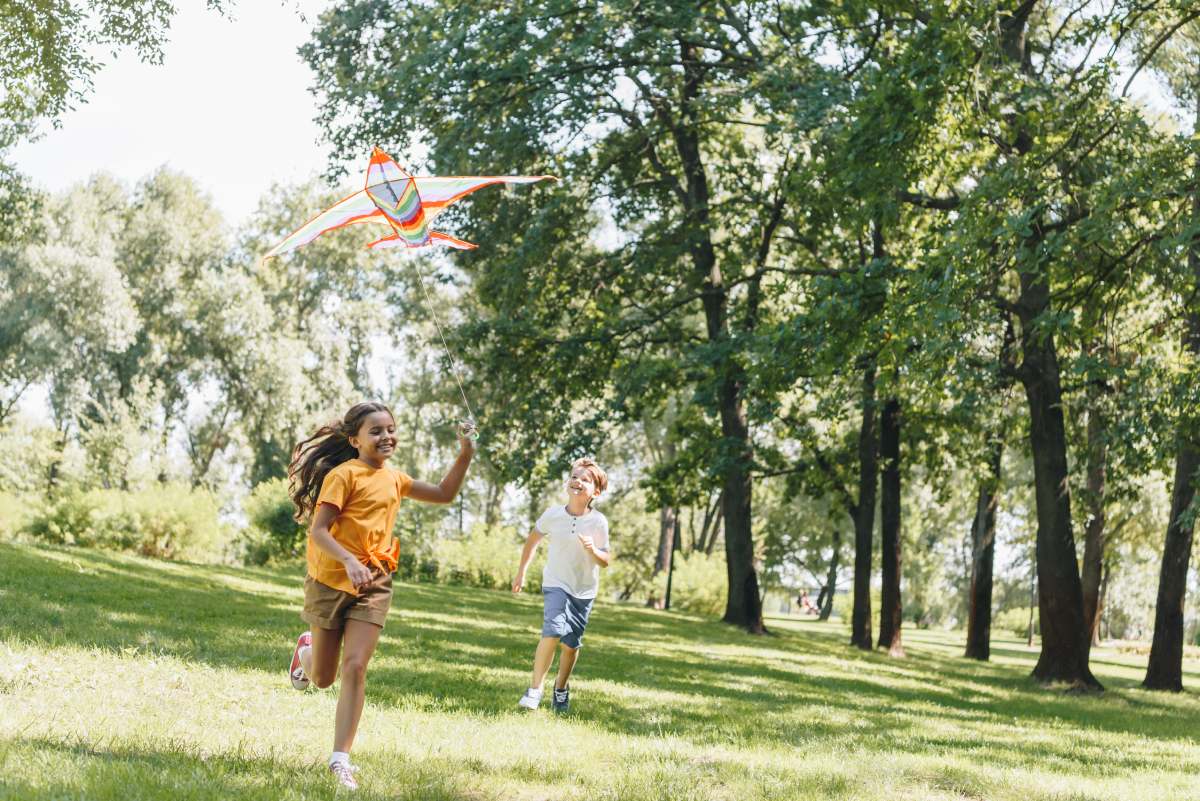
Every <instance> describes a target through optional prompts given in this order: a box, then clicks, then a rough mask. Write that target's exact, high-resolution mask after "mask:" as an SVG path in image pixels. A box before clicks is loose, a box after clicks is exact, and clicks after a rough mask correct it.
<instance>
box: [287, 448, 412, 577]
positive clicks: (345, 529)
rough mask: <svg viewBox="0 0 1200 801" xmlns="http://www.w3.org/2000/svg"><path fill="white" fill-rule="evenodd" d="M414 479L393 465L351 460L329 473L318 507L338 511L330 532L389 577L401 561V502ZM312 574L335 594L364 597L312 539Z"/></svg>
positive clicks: (357, 556) (341, 569) (336, 563)
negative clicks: (397, 527) (397, 533)
mask: <svg viewBox="0 0 1200 801" xmlns="http://www.w3.org/2000/svg"><path fill="white" fill-rule="evenodd" d="M412 481H413V480H412V477H411V476H409V475H408V474H407V473H401V472H400V471H399V470H392V469H391V468H390V467H386V466H384V467H380V468H374V467H371V466H370V465H368V464H365V463H363V462H360V461H359V460H358V459H351V460H350V461H348V462H342V463H341V464H340V465H338V466H337V467H335V468H333V469H332V470H330V471H329V472H328V473H327V474H326V475H325V480H324V481H323V482H321V494H320V495H318V496H317V506H320V505H321V504H323V503H328V504H331V505H333V506H336V507H337V508H338V516H337V518H336V519H334V521H333V523H332V525H330V526H329V533H330V534H332V535H333V538H334V539H335V540H337V542H338V544H340V545H341V546H342V547H343V548H345V549H346V550H347V551H349V552H350V553H352V554H354V556H355V558H357V559H358V561H360V562H362V563H363V564H364V565H368V566H374V567H377V568H379V569H380V570H386V571H388V572H389V573H390V572H393V571H394V570H395V569H396V565H397V562H398V560H399V558H400V541H399V540H397V539H396V538H395V537H393V536H392V526H394V525H395V523H396V512H397V511H399V509H400V499H401V498H403V497H405V496H406V495H408V491H409V489H411V488H412ZM308 575H310V576H312V577H313V578H314V579H316V580H317V581H319V582H321V583H322V584H324V585H326V586H327V587H333V588H334V589H335V590H341V591H343V592H348V593H352V594H354V595H357V594H358V593H357V592H356V591H355V589H354V585H353V584H351V583H350V577H349V576H347V575H346V568H345V566H344V565H343V564H342V563H341V562H339V561H338V560H337V559H335V558H333V557H332V556H330V555H329V554H327V553H325V551H323V550H321V549H320V548H318V547H317V544H316V543H315V542H313V540H312V537H309V538H308Z"/></svg>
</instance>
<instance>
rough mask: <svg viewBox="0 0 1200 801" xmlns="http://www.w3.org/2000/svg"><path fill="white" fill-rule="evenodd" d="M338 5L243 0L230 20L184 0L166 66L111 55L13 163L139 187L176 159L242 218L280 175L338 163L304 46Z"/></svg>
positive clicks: (47, 180) (48, 175) (56, 181)
mask: <svg viewBox="0 0 1200 801" xmlns="http://www.w3.org/2000/svg"><path fill="white" fill-rule="evenodd" d="M328 5H329V0H240V1H239V2H237V3H236V4H234V5H233V6H232V7H231V8H230V9H229V11H228V12H227V15H226V16H221V15H220V14H218V13H216V12H214V11H209V10H207V9H206V7H205V4H204V0H180V2H179V3H178V6H179V9H180V10H179V14H178V15H177V16H176V17H175V20H174V22H173V23H172V25H171V32H170V34H169V36H170V41H169V42H168V44H167V45H166V47H165V48H164V60H163V63H162V64H161V65H152V64H142V63H141V62H139V61H138V59H137V55H136V54H135V53H133V52H131V51H122V52H121V53H119V54H118V57H117V58H116V60H115V61H114V60H113V59H111V58H109V59H107V60H106V61H107V63H106V64H105V66H104V67H103V68H102V69H101V70H100V71H99V73H98V74H97V75H96V76H95V87H94V91H93V92H92V93H91V94H90V95H89V96H88V98H87V100H86V102H85V103H83V104H82V105H81V106H80V107H79V108H78V109H77V110H75V111H73V112H70V113H68V114H66V115H65V116H64V117H63V119H62V125H61V126H60V127H59V128H58V129H52V128H49V126H47V130H46V135H45V136H44V137H43V138H42V139H41V140H39V141H37V142H34V143H32V144H23V145H21V146H18V147H16V148H14V149H13V151H12V157H13V160H14V161H15V162H16V165H17V167H18V169H20V170H21V171H22V172H24V173H25V174H26V175H29V176H31V177H32V178H33V180H34V182H35V183H36V184H38V185H40V186H42V187H43V188H45V189H49V190H52V191H57V190H61V189H64V188H66V187H67V186H70V185H71V184H73V183H75V182H77V181H81V180H83V179H85V178H86V177H87V176H89V175H91V174H93V173H96V172H99V171H107V172H110V173H112V174H114V175H116V176H117V177H118V178H120V179H122V180H124V181H125V182H127V183H129V184H133V183H135V182H136V181H138V180H139V179H141V178H143V177H145V176H147V175H149V174H150V173H152V172H153V171H154V170H156V169H158V168H159V167H160V166H162V165H164V164H165V165H168V166H170V167H171V168H172V169H176V170H179V171H180V172H183V173H186V174H187V175H189V176H191V177H192V178H194V179H196V180H197V181H198V182H199V183H200V185H201V186H203V187H204V189H205V190H206V191H207V192H208V193H209V194H211V195H212V197H213V199H214V201H215V202H216V204H217V207H218V208H219V209H220V210H221V211H222V213H223V214H224V215H225V217H226V220H227V221H228V222H230V223H233V224H237V223H239V222H241V221H242V220H243V219H244V218H245V217H246V216H247V215H248V214H249V213H250V212H251V211H253V210H254V208H255V206H256V205H257V203H258V199H259V197H260V196H261V195H262V194H263V193H264V192H265V191H266V189H267V188H268V187H269V186H270V185H271V184H272V183H274V182H276V181H289V182H293V181H297V180H301V179H304V178H307V177H308V176H310V175H313V174H315V173H318V172H321V171H323V170H324V169H325V167H326V166H327V162H326V159H327V158H328V150H327V148H326V146H325V145H324V144H323V143H322V142H321V141H320V132H319V130H318V128H317V126H316V124H315V123H314V118H315V116H316V104H315V102H314V98H313V96H312V95H311V94H309V91H308V89H309V87H310V86H311V85H312V75H311V73H310V71H309V69H308V67H307V66H306V65H305V64H304V63H303V62H302V61H301V59H300V56H299V55H298V54H297V52H296V49H297V48H298V47H299V46H300V45H301V44H303V43H304V42H306V41H307V40H308V37H309V32H310V31H311V30H312V27H313V25H314V24H315V22H316V18H317V16H318V14H319V13H320V11H321V10H322V9H323V8H325V7H326V6H328ZM301 14H303V15H304V16H305V17H307V20H306V21H305V20H302V19H301V18H300V15H301ZM347 155H348V157H349V158H350V160H351V161H354V158H353V157H354V156H360V157H361V158H360V159H359V160H362V161H365V159H366V157H367V155H368V154H367V152H366V151H364V153H361V154H347Z"/></svg>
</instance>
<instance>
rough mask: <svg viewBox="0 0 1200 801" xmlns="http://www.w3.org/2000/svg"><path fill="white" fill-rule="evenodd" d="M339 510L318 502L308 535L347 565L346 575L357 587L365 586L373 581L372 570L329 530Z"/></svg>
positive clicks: (318, 545)
mask: <svg viewBox="0 0 1200 801" xmlns="http://www.w3.org/2000/svg"><path fill="white" fill-rule="evenodd" d="M339 511H340V510H339V509H338V508H337V507H336V506H334V505H333V504H331V503H322V504H318V505H317V511H316V512H314V513H313V519H312V526H310V527H309V529H308V536H310V537H312V540H313V542H314V543H316V545H317V547H318V548H320V549H321V550H322V551H324V552H325V553H327V554H329V555H330V556H332V557H333V558H334V559H336V560H338V561H339V562H341V563H342V564H343V565H345V567H346V575H347V577H349V579H350V583H351V584H353V585H354V586H355V587H363V586H365V585H367V584H370V583H371V571H370V570H368V569H367V567H366V566H365V565H364V564H363V563H362V562H360V561H358V559H357V558H355V556H354V554H352V553H350V552H349V551H347V550H346V549H345V548H344V547H343V546H342V544H341V543H340V542H338V541H337V540H335V539H334V538H333V534H332V533H331V532H330V531H329V527H330V526H331V525H332V524H333V521H334V520H336V519H337V516H338V512H339Z"/></svg>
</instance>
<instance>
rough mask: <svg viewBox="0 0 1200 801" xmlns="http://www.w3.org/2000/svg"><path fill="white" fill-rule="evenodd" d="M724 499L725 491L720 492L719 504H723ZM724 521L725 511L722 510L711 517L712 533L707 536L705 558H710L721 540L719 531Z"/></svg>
mask: <svg viewBox="0 0 1200 801" xmlns="http://www.w3.org/2000/svg"><path fill="white" fill-rule="evenodd" d="M724 499H725V491H724V490H721V503H722V504H724V502H725V500H724ZM724 520H725V511H724V510H723V509H719V510H717V513H716V515H714V516H713V525H712V532H711V533H709V535H708V544H707V545H705V546H704V553H705V555H706V556H712V552H713V548H714V547H716V544H717V540H719V539H721V529H722V528H723V525H722V524H723V522H724Z"/></svg>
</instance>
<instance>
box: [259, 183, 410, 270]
mask: <svg viewBox="0 0 1200 801" xmlns="http://www.w3.org/2000/svg"><path fill="white" fill-rule="evenodd" d="M364 222H378V223H383V224H384V225H386V224H387V220H386V219H384V217H383V213H382V212H381V211H380V210H379V207H378V206H376V205H375V202H374V201H373V200H372V199H371V197H370V196H369V195H368V194H367V193H366V192H355V193H354V194H353V195H350V196H349V197H347V198H343V199H342V200H339V201H338V202H337V203H335V204H334V205H332V206H330V207H329V208H327V209H325V211H323V212H321V213H320V214H318V215H317V216H316V217H313V218H312V219H311V220H309V221H308V222H306V223H305V224H304V225H302V226H300V227H299V228H297V229H296V230H295V231H293V232H292V233H291V234H289V235H288V237H287V239H285V240H283V241H282V242H280V243H279V244H278V245H276V246H275V247H273V248H271V250H270V251H269V252H268V253H267V255H265V256H263V258H264V259H269V258H271V257H272V256H282V255H283V254H284V253H291V252H292V251H293V250H295V249H296V248H298V247H300V246H301V245H307V244H308V243H309V242H311V241H313V240H314V239H316V238H317V237H318V236H320V235H321V234H323V233H325V232H327V231H335V230H337V229H338V228H344V227H346V226H347V225H354V224H356V223H364Z"/></svg>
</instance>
